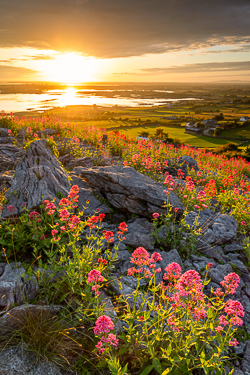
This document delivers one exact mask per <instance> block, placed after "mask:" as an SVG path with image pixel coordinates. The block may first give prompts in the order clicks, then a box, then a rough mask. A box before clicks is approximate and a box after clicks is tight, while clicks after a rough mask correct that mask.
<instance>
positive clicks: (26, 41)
mask: <svg viewBox="0 0 250 375" xmlns="http://www.w3.org/2000/svg"><path fill="white" fill-rule="evenodd" d="M249 19H250V3H249V0H237V2H236V1H235V0H219V1H218V0H210V1H205V0H203V1H197V0H126V1H117V0H105V1H103V0H60V1H59V0H53V1H51V0H36V1H34V0H22V1H20V0H11V1H9V0H1V5H0V25H1V29H0V47H14V46H15V47H16V46H30V47H36V48H50V49H55V50H57V51H79V52H83V53H84V54H86V55H90V56H96V57H100V58H105V57H106V58H108V57H128V56H135V55H143V54H148V53H163V52H168V51H171V52H172V51H178V50H180V49H185V50H186V49H189V50H190V49H194V48H207V47H211V46H215V45H221V44H229V42H230V43H233V44H235V43H242V42H249V41H250V38H249Z"/></svg>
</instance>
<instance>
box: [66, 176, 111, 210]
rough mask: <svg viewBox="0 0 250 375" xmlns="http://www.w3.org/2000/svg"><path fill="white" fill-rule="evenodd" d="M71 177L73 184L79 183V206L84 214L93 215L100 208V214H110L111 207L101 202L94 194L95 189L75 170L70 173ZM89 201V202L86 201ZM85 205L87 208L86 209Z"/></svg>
mask: <svg viewBox="0 0 250 375" xmlns="http://www.w3.org/2000/svg"><path fill="white" fill-rule="evenodd" d="M69 176H70V178H72V185H77V186H78V187H79V193H78V195H79V200H78V207H79V210H80V211H83V216H84V217H88V216H91V215H93V214H94V213H95V212H96V210H97V209H99V212H98V213H99V214H100V213H103V214H109V213H110V208H109V207H107V206H106V204H104V203H101V202H100V201H99V200H98V199H97V198H96V197H95V196H94V194H93V190H92V189H91V187H90V186H89V185H88V184H87V182H86V181H84V180H83V179H82V178H81V177H78V176H77V175H76V174H75V173H74V172H71V173H69ZM87 201H89V203H86V202H87ZM84 207H85V209H84Z"/></svg>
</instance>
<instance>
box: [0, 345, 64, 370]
mask: <svg viewBox="0 0 250 375" xmlns="http://www.w3.org/2000/svg"><path fill="white" fill-rule="evenodd" d="M0 368H1V375H17V374H18V375H44V374H46V375H62V373H61V371H60V370H59V368H58V367H57V366H56V365H55V364H53V363H51V362H48V361H40V362H37V357H36V355H35V354H33V353H31V352H30V351H27V350H25V349H24V348H22V347H21V346H19V347H14V348H8V349H4V350H2V351H1V352H0ZM64 374H65V373H64ZM65 375H66V374H65Z"/></svg>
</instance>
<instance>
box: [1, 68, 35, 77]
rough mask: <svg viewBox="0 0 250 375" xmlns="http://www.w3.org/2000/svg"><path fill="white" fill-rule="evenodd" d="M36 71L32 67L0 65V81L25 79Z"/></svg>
mask: <svg viewBox="0 0 250 375" xmlns="http://www.w3.org/2000/svg"><path fill="white" fill-rule="evenodd" d="M37 73H38V72H37V71H35V70H32V69H27V68H19V67H14V66H9V65H0V81H9V80H11V81H14V80H19V81H20V80H22V79H23V80H25V79H28V78H30V77H31V76H33V75H35V74H37Z"/></svg>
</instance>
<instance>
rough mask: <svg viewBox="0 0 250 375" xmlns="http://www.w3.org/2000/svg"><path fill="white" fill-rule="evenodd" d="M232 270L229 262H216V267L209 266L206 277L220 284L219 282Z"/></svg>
mask: <svg viewBox="0 0 250 375" xmlns="http://www.w3.org/2000/svg"><path fill="white" fill-rule="evenodd" d="M231 272H233V269H232V266H230V264H218V266H217V267H215V268H211V270H210V271H209V272H208V277H209V278H210V279H211V281H213V282H214V283H216V284H219V285H220V282H221V281H222V280H223V279H224V277H225V276H227V275H228V274H229V273H231Z"/></svg>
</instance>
